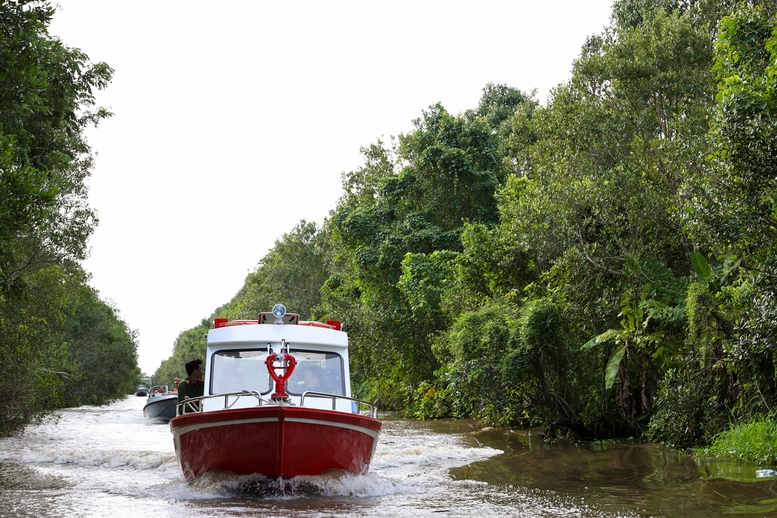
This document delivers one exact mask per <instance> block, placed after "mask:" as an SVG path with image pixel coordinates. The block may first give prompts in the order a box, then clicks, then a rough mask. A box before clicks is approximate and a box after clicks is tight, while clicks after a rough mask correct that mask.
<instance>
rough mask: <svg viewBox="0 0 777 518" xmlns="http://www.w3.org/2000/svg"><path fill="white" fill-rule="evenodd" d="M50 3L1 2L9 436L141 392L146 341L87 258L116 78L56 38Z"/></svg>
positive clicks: (0, 213)
mask: <svg viewBox="0 0 777 518" xmlns="http://www.w3.org/2000/svg"><path fill="white" fill-rule="evenodd" d="M53 15H54V9H53V8H52V7H51V6H50V5H49V4H48V2H41V1H33V0H17V1H5V2H0V363H1V364H2V365H3V376H2V378H0V436H3V435H7V434H10V433H13V432H15V431H18V430H19V429H21V428H22V427H24V426H25V425H26V424H28V423H30V422H36V421H39V420H40V419H42V418H43V417H45V416H46V415H48V414H49V413H50V412H51V411H52V410H54V409H56V408H61V407H64V406H77V405H81V404H104V403H107V402H109V401H111V400H113V399H116V398H118V397H120V396H123V395H126V394H128V393H130V392H131V391H132V390H133V388H134V386H135V385H136V383H137V380H138V378H139V375H140V372H139V370H138V366H137V354H136V339H135V334H134V333H133V332H132V331H130V330H129V329H128V328H127V325H126V324H125V323H124V322H123V321H122V320H121V319H120V317H119V315H118V312H117V311H116V310H115V309H114V308H112V307H110V306H109V305H107V304H106V303H104V302H103V301H101V300H100V298H99V294H98V293H97V292H96V291H95V290H93V289H92V288H90V287H89V285H88V281H89V278H88V275H87V274H86V273H85V272H84V271H83V270H82V269H81V267H80V262H81V261H82V260H83V259H84V258H85V256H86V250H87V238H88V237H89V235H90V234H91V233H92V231H93V229H94V227H95V226H96V224H97V218H96V217H95V214H94V213H93V211H92V210H91V209H90V208H89V206H88V205H87V203H86V195H87V189H86V184H85V180H86V178H87V177H88V175H89V171H90V168H91V166H92V156H91V150H90V148H89V146H88V145H87V142H86V139H85V136H84V129H85V128H86V127H88V126H89V125H92V124H97V123H98V122H99V121H100V120H102V119H104V118H105V117H107V116H109V115H110V114H109V113H108V112H107V111H105V110H104V109H101V108H95V106H94V105H95V102H94V96H93V93H94V90H97V89H101V88H104V87H105V86H106V85H107V84H108V82H109V81H110V79H111V75H112V73H113V71H112V70H111V69H110V68H109V67H108V66H107V65H106V64H104V63H96V64H93V63H90V62H89V60H88V58H87V56H86V55H84V54H83V53H82V52H81V51H79V50H77V49H72V48H68V47H66V46H65V45H64V44H63V43H62V42H61V41H59V40H58V39H56V38H52V37H51V36H49V34H48V32H47V26H48V24H49V22H50V21H51V18H52V16H53Z"/></svg>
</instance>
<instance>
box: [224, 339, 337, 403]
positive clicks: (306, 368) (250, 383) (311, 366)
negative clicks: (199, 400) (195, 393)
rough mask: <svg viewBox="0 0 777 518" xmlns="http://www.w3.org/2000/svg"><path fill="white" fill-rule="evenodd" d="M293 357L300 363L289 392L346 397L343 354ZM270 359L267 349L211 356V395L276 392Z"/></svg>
mask: <svg viewBox="0 0 777 518" xmlns="http://www.w3.org/2000/svg"><path fill="white" fill-rule="evenodd" d="M291 354H292V355H293V356H294V358H295V359H296V360H297V366H296V367H295V368H294V371H293V372H292V375H291V377H290V378H289V381H288V382H287V383H286V392H288V393H289V394H293V395H300V394H302V393H303V392H305V391H306V390H313V391H317V392H326V393H329V394H338V395H341V396H344V395H345V380H344V377H343V359H342V357H341V356H340V355H339V354H337V353H332V352H321V351H305V350H299V349H295V350H293V351H292V352H291ZM266 358H267V350H266V349H244V350H234V349H232V350H228V351H216V352H215V353H214V354H213V355H212V357H211V376H210V393H211V394H220V393H224V392H239V391H241V390H256V391H258V392H260V393H261V394H267V393H269V392H271V391H273V390H274V389H275V384H274V382H273V380H272V378H270V374H269V373H268V372H267V367H266V366H265V363H264V361H265V359H266ZM276 372H278V373H279V374H281V373H282V371H280V370H278V371H276Z"/></svg>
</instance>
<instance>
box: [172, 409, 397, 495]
mask: <svg viewBox="0 0 777 518" xmlns="http://www.w3.org/2000/svg"><path fill="white" fill-rule="evenodd" d="M381 426H382V425H381V422H380V421H378V420H377V419H373V418H372V417H367V416H363V415H359V414H347V413H344V412H337V411H332V410H318V409H311V408H302V407H290V406H263V407H255V408H241V409H234V410H219V411H215V412H202V413H197V414H186V415H183V416H178V417H176V418H174V419H172V420H171V421H170V430H171V431H172V432H173V440H174V443H175V452H176V455H177V456H178V460H179V463H180V465H181V469H182V470H183V474H184V478H185V479H186V480H187V482H188V481H191V480H192V479H194V478H195V477H197V476H200V475H202V474H203V473H206V472H208V471H210V470H213V469H222V470H227V471H232V472H233V473H236V474H238V475H249V474H253V473H259V474H261V475H264V476H267V477H271V478H275V477H295V476H297V475H318V474H320V473H323V472H324V471H326V470H328V469H332V468H339V469H346V470H348V471H351V472H353V473H366V472H367V470H368V469H369V465H370V462H371V461H372V455H373V453H374V451H375V445H376V443H377V439H378V433H379V432H380V429H381Z"/></svg>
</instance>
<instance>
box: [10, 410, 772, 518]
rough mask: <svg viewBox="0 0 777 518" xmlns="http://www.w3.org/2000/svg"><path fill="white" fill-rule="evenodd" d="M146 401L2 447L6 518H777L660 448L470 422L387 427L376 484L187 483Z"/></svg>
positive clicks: (341, 480)
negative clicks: (548, 436) (552, 437)
mask: <svg viewBox="0 0 777 518" xmlns="http://www.w3.org/2000/svg"><path fill="white" fill-rule="evenodd" d="M144 403H145V398H136V397H135V396H130V397H128V398H127V399H125V400H122V401H120V402H118V403H116V404H114V405H110V406H106V407H83V408H79V409H73V410H67V411H65V412H63V413H62V417H61V419H60V420H59V421H58V422H57V423H48V424H45V425H42V426H37V427H32V428H30V429H28V430H27V431H26V432H25V433H24V434H22V435H20V436H18V437H13V438H9V439H4V440H2V441H0V516H29V517H36V518H39V517H41V516H54V515H57V516H83V517H92V516H94V517H97V516H101V517H102V516H109V515H110V516H118V517H122V516H133V517H140V516H153V517H171V518H172V517H180V516H187V517H191V518H195V517H204V516H223V517H231V516H241V517H242V516H272V517H274V516H277V517H288V516H304V517H329V516H348V517H350V516H353V517H357V516H358V517H362V516H367V517H419V516H420V517H424V516H429V517H431V516H456V517H476V516H477V517H481V516H489V517H491V516H495V517H514V516H520V517H529V518H532V517H580V518H586V517H615V516H618V517H621V516H623V517H633V516H667V517H675V516H678V517H679V516H682V517H692V518H694V517H704V518H710V517H713V516H721V515H736V516H777V511H776V510H777V479H756V478H755V469H757V468H759V467H771V466H751V465H743V464H740V463H705V464H697V463H696V462H694V460H693V459H692V458H690V457H687V456H684V455H679V454H677V453H674V452H671V451H669V450H667V449H665V448H661V447H658V446H654V445H628V444H627V445H623V444H593V445H580V446H574V445H571V444H567V443H556V444H549V443H546V442H544V441H543V440H542V439H540V438H538V437H536V436H532V435H529V434H527V433H516V432H506V431H504V430H496V429H482V428H481V427H480V426H479V424H478V423H476V422H474V421H467V420H459V421H434V422H431V421H430V422H415V421H405V420H401V419H391V418H386V419H385V420H384V430H383V433H382V434H381V436H380V441H379V444H378V448H377V451H376V456H375V459H374V462H373V464H372V466H371V468H370V472H369V474H368V475H366V476H358V475H354V474H351V473H348V472H330V473H326V474H323V475H320V476H316V477H297V478H294V479H291V480H287V481H278V480H270V479H266V478H263V477H260V476H237V475H234V474H232V473H228V472H217V473H209V474H206V475H205V476H203V477H200V478H199V479H197V480H196V481H195V482H193V483H192V484H186V483H184V482H183V479H182V477H181V474H180V472H179V469H178V466H177V463H176V461H175V455H174V452H173V441H172V436H171V434H170V431H169V427H168V426H167V425H165V424H159V423H156V422H151V421H147V420H145V418H144V417H143V413H142V408H143V405H144Z"/></svg>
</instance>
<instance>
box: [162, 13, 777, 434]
mask: <svg viewBox="0 0 777 518" xmlns="http://www.w3.org/2000/svg"><path fill="white" fill-rule="evenodd" d="M776 31H777V20H775V5H773V3H771V2H747V3H743V4H741V5H736V4H734V3H733V2H720V1H717V2H711V1H705V0H699V1H691V2H675V1H671V0H620V1H617V2H616V3H615V4H614V9H613V17H612V23H611V25H610V26H609V27H608V28H607V29H606V30H605V31H603V33H602V34H598V35H593V36H591V37H590V38H589V39H588V41H587V42H586V43H585V45H583V47H582V49H581V53H580V56H579V57H578V59H577V60H575V62H574V64H573V74H572V78H571V79H570V80H569V81H568V82H566V83H564V84H562V85H560V86H559V87H558V88H556V89H555V90H554V91H553V92H552V95H551V97H550V99H549V100H548V102H547V104H546V105H545V106H540V104H539V103H538V102H537V100H536V99H535V98H534V96H533V94H531V93H524V92H521V91H519V90H517V89H515V88H512V87H508V86H505V85H492V84H489V85H487V86H486V87H485V89H484V90H483V95H482V98H481V100H480V103H479V105H478V106H477V107H476V108H474V109H472V110H467V111H466V112H464V113H462V114H459V115H454V114H451V113H449V112H448V111H447V110H446V109H445V108H444V107H443V106H441V105H439V104H437V105H433V106H430V107H429V108H428V109H427V110H425V111H423V112H422V116H421V117H419V118H418V119H417V120H415V121H414V127H413V129H412V130H411V131H409V132H408V133H406V134H401V135H399V136H397V137H395V138H392V139H391V140H390V142H388V143H387V142H384V141H377V142H375V143H374V144H372V145H370V146H368V147H365V148H364V149H363V150H362V151H363V155H364V164H363V165H362V166H361V167H360V168H358V169H357V170H355V171H352V172H349V173H346V174H344V175H343V188H344V192H343V195H342V198H341V199H340V200H339V203H338V204H337V207H336V208H335V209H334V210H333V211H332V213H331V215H330V217H329V218H328V219H327V221H326V222H325V224H324V225H323V227H322V228H321V229H316V228H314V227H311V226H310V225H309V224H307V223H305V222H302V223H301V224H300V226H299V227H298V228H297V229H295V230H294V231H293V232H292V233H290V234H288V235H286V236H284V238H283V239H281V240H279V241H278V242H277V243H276V247H275V248H274V249H273V250H272V251H271V252H270V253H269V254H268V256H267V257H266V258H265V259H263V260H262V262H261V263H260V264H259V265H258V267H257V269H256V272H255V273H253V274H251V275H250V276H249V278H248V279H247V280H246V286H245V287H244V289H243V290H242V291H241V292H240V293H239V294H237V296H236V297H235V298H234V299H233V300H232V301H231V302H230V303H229V304H228V305H226V306H224V307H223V308H219V309H218V310H217V311H216V312H215V313H214V315H213V316H226V317H231V318H246V317H253V316H254V314H255V313H256V312H257V311H260V310H266V309H268V308H269V307H270V306H271V305H272V303H274V302H276V301H284V302H286V303H287V306H288V307H289V309H290V310H292V311H295V310H296V311H298V312H300V313H303V314H304V315H305V316H306V317H307V316H314V317H322V318H333V319H337V320H341V321H343V322H345V325H346V328H347V330H348V331H349V336H350V339H351V354H352V361H353V365H352V375H353V377H354V379H353V383H354V386H355V387H356V390H357V391H358V392H359V395H360V396H361V397H365V398H369V399H374V400H377V401H378V402H379V403H380V404H381V405H383V406H384V407H388V408H391V409H395V410H399V411H401V412H404V413H405V414H406V415H411V416H415V417H418V418H436V417H444V416H453V417H479V418H486V419H488V420H490V421H492V422H493V423H496V424H503V425H509V426H541V427H543V428H544V429H545V430H546V431H547V432H548V433H550V434H554V435H565V434H572V435H575V436H578V437H615V436H642V437H647V438H650V439H652V440H656V441H663V442H666V443H668V444H672V445H675V446H679V447H687V446H691V445H697V444H704V443H707V442H709V441H710V440H711V439H712V438H713V437H715V436H718V435H717V434H719V433H720V432H723V431H724V430H726V429H727V428H728V427H729V425H730V423H735V424H736V423H745V422H747V421H749V420H751V419H756V418H758V416H762V415H772V412H773V410H772V409H773V408H774V407H775V405H777V376H775V374H776V370H775V365H776V364H775V362H776V361H777V357H775V354H776V353H777V351H775V344H777V331H775V330H777V325H775V324H777V290H776V289H775V286H776V285H777V249H775V242H777V241H776V240H775V237H777V236H775V228H777V201H776V200H777V192H775V188H776V187H777V186H776V185H775V177H774V171H777V139H776V138H775V137H777V134H776V132H777V117H775V116H776V115H777V111H776V110H777V68H776V67H777V65H775V63H777V32H776ZM207 325H208V323H207V322H203V323H202V325H201V326H200V327H198V328H196V333H195V334H196V336H194V335H193V336H192V337H189V335H188V333H189V332H186V333H183V334H182V335H181V337H180V338H179V342H178V343H177V347H176V352H175V355H174V358H175V362H176V366H175V369H178V371H180V368H181V367H180V366H181V365H182V364H183V361H185V359H186V358H185V357H184V356H189V355H190V354H191V355H202V353H203V352H204V340H203V333H204V331H205V329H206V328H207ZM192 332H195V331H194V330H192ZM184 353H185V354H184ZM162 369H163V370H164V369H167V370H165V372H166V373H168V375H169V374H171V373H172V372H173V370H174V369H172V368H171V367H168V366H167V365H163V367H162Z"/></svg>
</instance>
